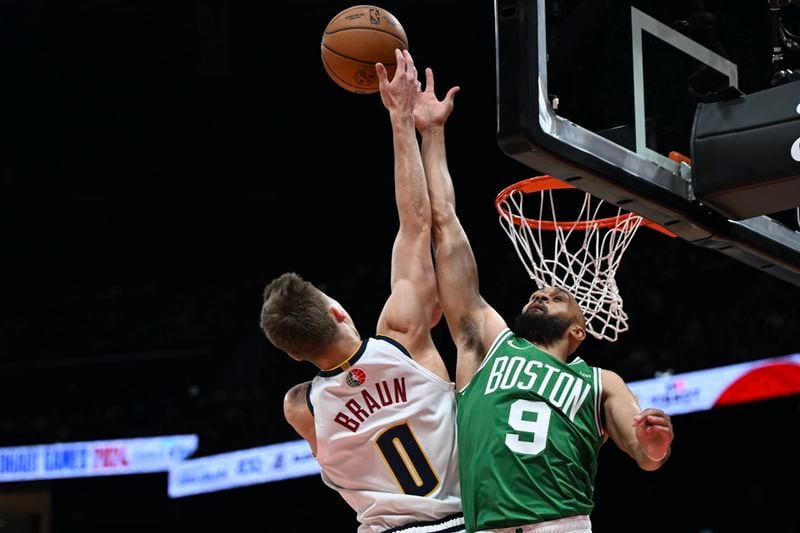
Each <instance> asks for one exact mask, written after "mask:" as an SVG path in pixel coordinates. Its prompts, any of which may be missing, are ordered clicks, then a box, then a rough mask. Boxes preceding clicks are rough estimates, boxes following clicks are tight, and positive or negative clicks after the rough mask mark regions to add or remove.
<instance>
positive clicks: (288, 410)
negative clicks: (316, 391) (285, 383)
mask: <svg viewBox="0 0 800 533" xmlns="http://www.w3.org/2000/svg"><path fill="white" fill-rule="evenodd" d="M310 386H311V382H310V381H304V382H303V383H298V384H297V385H293V386H292V387H291V388H289V390H288V391H286V394H285V395H284V397H283V412H284V414H285V415H286V419H287V420H289V421H290V422H291V420H292V419H293V418H296V417H297V416H301V415H304V414H305V412H307V411H308V405H307V403H306V397H307V395H308V391H309V387H310Z"/></svg>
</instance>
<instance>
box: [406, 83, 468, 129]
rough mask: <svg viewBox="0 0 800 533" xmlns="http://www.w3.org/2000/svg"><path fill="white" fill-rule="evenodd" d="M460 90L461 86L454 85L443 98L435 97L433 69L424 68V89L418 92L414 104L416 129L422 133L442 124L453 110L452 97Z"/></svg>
mask: <svg viewBox="0 0 800 533" xmlns="http://www.w3.org/2000/svg"><path fill="white" fill-rule="evenodd" d="M460 90H461V88H460V87H459V86H457V85H456V86H455V87H451V88H450V90H449V91H447V94H446V95H445V97H444V99H443V100H439V99H437V98H436V90H435V85H434V81H433V70H432V69H431V68H430V67H428V68H426V69H425V90H424V91H422V92H421V93H420V95H419V97H418V98H417V103H416V105H415V106H414V122H415V124H416V127H417V130H419V132H420V133H423V132H425V131H427V130H428V129H430V128H431V127H433V126H441V125H443V124H444V123H445V122H446V121H447V117H449V116H450V113H451V112H452V111H453V99H454V98H455V96H456V93H457V92H458V91H460Z"/></svg>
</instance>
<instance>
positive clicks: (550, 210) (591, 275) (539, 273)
mask: <svg viewBox="0 0 800 533" xmlns="http://www.w3.org/2000/svg"><path fill="white" fill-rule="evenodd" d="M559 189H572V190H574V191H576V192H578V193H580V192H581V191H578V189H576V188H575V187H573V186H572V185H570V184H568V183H566V182H563V181H561V180H559V179H556V178H554V177H552V176H537V177H534V178H528V179H526V180H522V181H520V182H517V183H514V184H512V185H509V186H508V187H506V188H505V189H503V190H502V191H500V194H498V195H497V197H496V198H495V207H496V208H497V212H498V213H500V225H501V226H502V227H503V230H504V231H505V232H506V234H507V235H508V237H509V238H510V239H511V243H512V244H513V245H514V249H515V250H516V252H517V255H519V258H520V260H521V261H522V264H523V266H524V267H525V270H527V271H528V274H529V275H530V277H531V279H533V280H534V281H535V282H536V284H537V286H538V287H539V288H542V287H545V286H550V287H560V288H562V289H565V290H568V291H569V292H570V293H572V295H573V296H575V298H576V300H577V301H578V304H579V305H580V306H581V309H583V313H584V316H585V318H586V330H587V331H588V332H589V333H590V334H591V335H592V336H594V337H595V338H597V339H606V340H608V341H611V342H615V341H616V340H617V337H618V336H619V334H620V333H622V332H625V331H627V330H628V315H627V314H626V313H625V311H624V310H623V308H622V296H620V294H619V289H618V288H617V282H616V279H615V276H616V273H617V269H618V268H619V265H620V263H621V261H622V256H623V254H624V253H625V250H627V248H628V245H630V243H631V241H632V240H633V237H634V235H636V231H637V230H638V229H639V227H640V226H647V227H649V228H651V229H654V230H656V231H659V232H661V233H663V234H664V235H667V236H670V237H676V235H675V234H674V233H672V232H671V231H669V230H667V229H666V228H664V227H662V226H660V225H658V224H656V223H655V222H653V221H651V220H647V219H645V218H643V217H641V216H639V215H636V214H634V213H630V212H627V211H624V210H623V209H622V208H620V207H616V208H615V207H613V206H610V205H609V204H606V203H605V201H604V200H602V199H599V198H597V197H594V196H592V195H591V194H590V193H588V192H584V193H583V199H582V201H580V199H579V201H578V202H577V203H576V205H575V208H576V212H577V214H576V215H575V216H574V217H571V218H572V220H569V221H565V220H559V217H558V215H557V213H556V203H555V201H554V199H553V191H555V190H559ZM535 193H539V211H538V216H537V218H533V217H532V216H526V215H525V213H524V210H523V200H524V198H525V196H526V195H531V194H535ZM579 196H580V195H579ZM601 207H602V208H604V210H605V211H609V210H610V211H611V214H610V216H602V217H601V213H602V212H601ZM562 211H563V209H562ZM546 235H552V237H553V238H552V239H549V238H547V237H546ZM549 241H552V242H549Z"/></svg>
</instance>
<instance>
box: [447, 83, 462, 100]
mask: <svg viewBox="0 0 800 533" xmlns="http://www.w3.org/2000/svg"><path fill="white" fill-rule="evenodd" d="M460 90H461V87H459V86H458V85H456V86H455V87H453V88H452V89H450V90H449V91H447V95H445V97H444V99H445V101H448V102H452V101H453V98H455V97H456V93H458V91H460Z"/></svg>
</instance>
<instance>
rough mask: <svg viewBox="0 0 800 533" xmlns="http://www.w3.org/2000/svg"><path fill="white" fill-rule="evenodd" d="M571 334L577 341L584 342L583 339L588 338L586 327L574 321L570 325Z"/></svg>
mask: <svg viewBox="0 0 800 533" xmlns="http://www.w3.org/2000/svg"><path fill="white" fill-rule="evenodd" d="M569 334H570V336H572V338H573V339H575V340H576V341H578V342H583V340H584V339H585V338H586V328H584V327H583V326H581V325H580V324H577V323H573V324H572V325H571V326H570V327H569Z"/></svg>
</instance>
